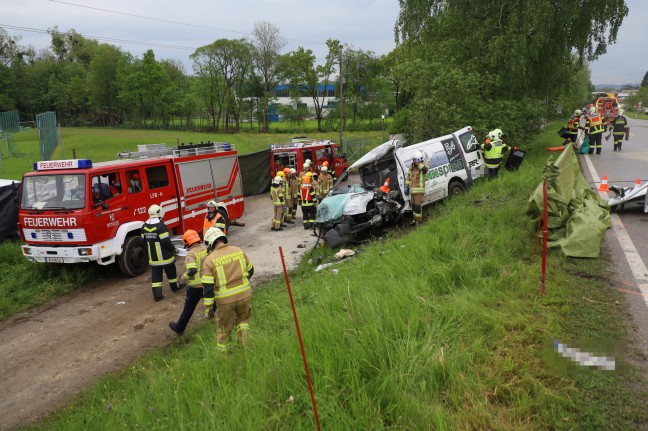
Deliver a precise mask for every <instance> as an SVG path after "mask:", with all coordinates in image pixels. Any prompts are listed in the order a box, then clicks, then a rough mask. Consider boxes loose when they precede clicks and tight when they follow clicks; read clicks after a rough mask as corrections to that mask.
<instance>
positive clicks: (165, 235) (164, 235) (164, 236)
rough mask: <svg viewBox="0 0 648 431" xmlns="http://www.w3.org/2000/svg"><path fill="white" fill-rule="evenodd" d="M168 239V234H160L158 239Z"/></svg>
mask: <svg viewBox="0 0 648 431" xmlns="http://www.w3.org/2000/svg"><path fill="white" fill-rule="evenodd" d="M168 237H169V232H163V233H161V234H160V239H164V238H168Z"/></svg>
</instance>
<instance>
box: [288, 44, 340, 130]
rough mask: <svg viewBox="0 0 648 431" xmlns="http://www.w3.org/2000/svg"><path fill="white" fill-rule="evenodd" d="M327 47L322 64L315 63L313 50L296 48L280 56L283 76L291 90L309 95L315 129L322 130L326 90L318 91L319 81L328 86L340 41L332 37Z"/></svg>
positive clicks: (337, 57) (338, 51) (338, 52)
mask: <svg viewBox="0 0 648 431" xmlns="http://www.w3.org/2000/svg"><path fill="white" fill-rule="evenodd" d="M326 45H327V46H328V48H329V51H328V54H327V55H326V61H325V62H324V64H322V65H319V66H316V65H315V55H314V54H313V51H312V50H310V49H308V50H306V49H304V48H303V47H301V46H300V47H299V48H297V51H292V52H289V53H288V54H286V55H285V56H283V57H282V72H283V76H282V77H283V78H284V79H285V80H286V81H287V82H289V85H290V88H291V91H292V92H293V93H295V94H299V95H304V96H307V97H310V98H311V99H312V100H313V104H314V105H315V118H316V119H317V131H318V132H321V131H322V109H323V106H324V102H325V101H326V97H327V96H326V92H325V91H323V92H320V91H319V85H320V83H321V84H322V85H323V87H324V89H326V88H327V87H328V83H329V79H330V77H331V74H333V73H334V72H335V68H334V66H333V65H334V64H335V62H337V61H338V59H339V56H340V48H341V45H340V42H339V41H337V40H334V39H329V40H327V41H326Z"/></svg>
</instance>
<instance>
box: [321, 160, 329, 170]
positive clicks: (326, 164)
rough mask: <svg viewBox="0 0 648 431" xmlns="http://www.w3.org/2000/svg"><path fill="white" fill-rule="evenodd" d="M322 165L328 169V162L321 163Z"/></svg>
mask: <svg viewBox="0 0 648 431" xmlns="http://www.w3.org/2000/svg"><path fill="white" fill-rule="evenodd" d="M322 164H323V165H324V166H326V167H327V168H328V165H329V162H328V160H324V163H322Z"/></svg>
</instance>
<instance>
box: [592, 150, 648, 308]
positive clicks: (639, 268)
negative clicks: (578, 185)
mask: <svg viewBox="0 0 648 431" xmlns="http://www.w3.org/2000/svg"><path fill="white" fill-rule="evenodd" d="M585 162H586V164H587V169H588V170H589V172H590V175H591V177H592V180H594V182H595V183H599V182H600V181H601V180H600V178H599V176H598V174H597V173H596V169H594V165H593V164H592V161H591V160H590V157H589V155H588V154H585ZM598 194H599V196H600V197H601V198H602V199H604V200H605V201H606V202H607V200H608V196H607V193H606V192H598ZM610 217H611V220H612V229H614V233H615V234H616V237H617V240H618V241H619V245H620V246H621V250H622V251H623V254H624V255H625V257H626V260H627V261H628V265H630V271H632V275H633V276H634V278H635V280H636V282H637V287H638V288H639V290H641V291H642V292H648V280H647V279H646V278H645V277H646V275H647V274H648V269H646V264H645V263H644V262H643V260H642V259H641V256H640V255H639V253H638V252H637V248H636V247H635V245H634V243H633V242H632V239H631V238H630V235H628V231H626V229H625V226H623V222H622V221H621V218H620V217H619V215H618V214H616V213H610ZM642 298H643V300H644V303H645V304H646V307H648V296H647V295H642Z"/></svg>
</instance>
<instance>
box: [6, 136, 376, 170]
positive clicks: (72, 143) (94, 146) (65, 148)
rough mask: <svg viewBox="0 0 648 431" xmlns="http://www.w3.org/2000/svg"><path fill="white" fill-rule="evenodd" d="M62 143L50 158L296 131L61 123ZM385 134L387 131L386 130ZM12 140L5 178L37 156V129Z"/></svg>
mask: <svg viewBox="0 0 648 431" xmlns="http://www.w3.org/2000/svg"><path fill="white" fill-rule="evenodd" d="M61 135H62V141H63V145H62V146H60V145H59V146H58V147H57V149H56V151H55V153H54V155H53V157H52V159H72V158H79V159H82V158H83V159H91V160H93V161H96V162H101V161H106V160H113V159H115V158H116V156H117V153H119V152H120V151H137V145H140V144H161V143H164V144H167V145H168V146H169V147H171V146H176V145H178V144H179V143H185V144H188V143H190V142H193V143H199V142H203V141H204V142H207V141H210V140H211V141H212V142H229V143H232V144H235V145H236V149H237V150H238V152H239V154H247V153H252V152H255V151H260V150H264V149H267V148H269V146H270V145H271V144H284V143H287V142H290V139H291V138H293V137H294V136H296V134H295V133H273V134H259V133H239V134H213V133H191V132H176V131H165V130H159V131H149V130H130V129H113V128H98V127H95V128H76V127H64V128H62V129H61ZM308 136H309V137H313V138H317V139H331V140H334V141H336V142H337V141H339V134H338V133H336V132H329V133H316V132H313V133H309V134H308ZM381 136H382V134H381V132H380V131H373V132H346V133H344V139H345V140H347V139H357V138H371V139H378V138H380V137H381ZM385 136H387V134H385ZM12 141H13V142H14V143H15V147H16V149H17V151H18V152H20V153H22V154H24V155H23V156H22V157H20V158H16V157H14V156H13V155H12V153H11V151H8V148H7V147H6V145H7V144H6V142H0V151H1V152H2V156H3V164H4V171H5V174H4V178H6V179H14V180H20V179H21V178H22V175H23V174H24V173H25V172H28V171H31V170H32V169H33V163H34V162H36V161H38V160H40V151H39V146H38V132H37V130H36V129H30V130H27V131H23V132H20V133H16V134H15V135H13V136H12Z"/></svg>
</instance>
